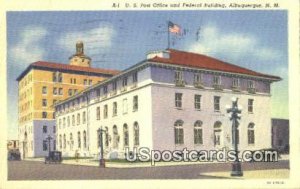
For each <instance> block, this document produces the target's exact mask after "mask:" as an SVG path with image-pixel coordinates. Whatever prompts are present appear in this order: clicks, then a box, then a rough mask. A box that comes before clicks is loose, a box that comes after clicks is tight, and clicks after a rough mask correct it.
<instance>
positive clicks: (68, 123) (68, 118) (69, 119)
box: [67, 116, 70, 127]
mask: <svg viewBox="0 0 300 189" xmlns="http://www.w3.org/2000/svg"><path fill="white" fill-rule="evenodd" d="M67 122H68V127H70V116H68V121H67Z"/></svg>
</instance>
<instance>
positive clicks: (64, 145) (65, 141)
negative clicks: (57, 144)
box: [63, 134, 67, 149]
mask: <svg viewBox="0 0 300 189" xmlns="http://www.w3.org/2000/svg"><path fill="white" fill-rule="evenodd" d="M63 141H64V143H63V148H64V149H66V146H67V139H66V134H64V136H63Z"/></svg>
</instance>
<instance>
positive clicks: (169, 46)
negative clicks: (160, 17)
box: [167, 21, 170, 49]
mask: <svg viewBox="0 0 300 189" xmlns="http://www.w3.org/2000/svg"><path fill="white" fill-rule="evenodd" d="M169 22H170V21H168V22H167V27H168V30H167V32H168V47H167V49H169V48H170V30H169Z"/></svg>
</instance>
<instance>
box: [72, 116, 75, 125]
mask: <svg viewBox="0 0 300 189" xmlns="http://www.w3.org/2000/svg"><path fill="white" fill-rule="evenodd" d="M72 126H75V115H72Z"/></svg>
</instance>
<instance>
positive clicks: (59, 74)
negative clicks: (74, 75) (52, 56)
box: [58, 73, 62, 83]
mask: <svg viewBox="0 0 300 189" xmlns="http://www.w3.org/2000/svg"><path fill="white" fill-rule="evenodd" d="M58 82H60V83H61V82H62V73H58Z"/></svg>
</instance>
